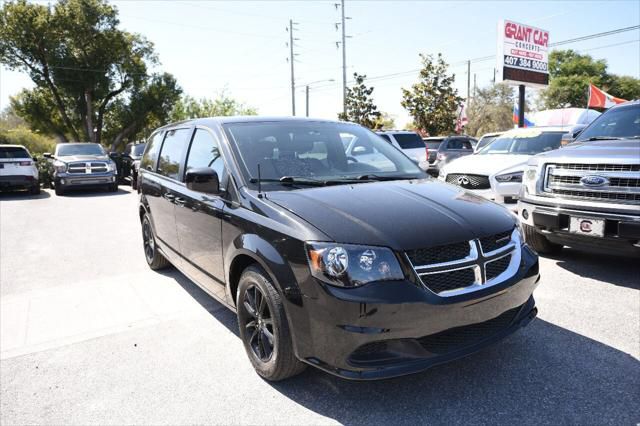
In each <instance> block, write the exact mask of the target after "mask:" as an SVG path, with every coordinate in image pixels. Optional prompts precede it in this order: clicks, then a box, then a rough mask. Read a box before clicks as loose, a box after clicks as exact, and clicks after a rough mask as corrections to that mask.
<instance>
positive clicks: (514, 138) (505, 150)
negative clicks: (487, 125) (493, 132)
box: [477, 129, 566, 155]
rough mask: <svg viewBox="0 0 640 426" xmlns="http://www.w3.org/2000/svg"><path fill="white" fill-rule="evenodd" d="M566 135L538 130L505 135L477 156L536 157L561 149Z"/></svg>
mask: <svg viewBox="0 0 640 426" xmlns="http://www.w3.org/2000/svg"><path fill="white" fill-rule="evenodd" d="M564 133H566V132H543V131H541V130H537V129H527V130H525V131H516V132H510V133H505V134H504V135H501V136H500V137H498V138H496V139H495V140H494V141H493V142H491V143H490V144H489V145H487V146H485V147H484V148H482V149H481V150H480V151H478V153H477V154H478V155H487V154H513V155H535V154H539V153H541V152H547V151H552V150H554V149H557V148H560V140H561V139H562V135H563V134H564Z"/></svg>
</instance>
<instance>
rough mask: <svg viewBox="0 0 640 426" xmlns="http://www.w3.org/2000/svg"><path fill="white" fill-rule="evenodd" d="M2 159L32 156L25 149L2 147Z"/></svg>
mask: <svg viewBox="0 0 640 426" xmlns="http://www.w3.org/2000/svg"><path fill="white" fill-rule="evenodd" d="M0 158H31V156H30V155H29V154H28V153H27V150H25V149H24V148H19V147H13V146H12V147H3V146H0Z"/></svg>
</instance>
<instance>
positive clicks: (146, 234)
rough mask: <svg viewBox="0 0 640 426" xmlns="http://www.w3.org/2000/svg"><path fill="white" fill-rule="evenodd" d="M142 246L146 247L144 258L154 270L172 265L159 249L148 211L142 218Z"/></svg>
mask: <svg viewBox="0 0 640 426" xmlns="http://www.w3.org/2000/svg"><path fill="white" fill-rule="evenodd" d="M142 246H143V247H144V258H145V259H146V260H147V265H149V268H151V269H152V270H154V271H157V270H159V269H164V268H167V267H168V266H170V265H171V263H170V262H169V261H168V260H167V258H166V257H164V256H163V255H162V253H160V251H159V250H158V246H157V245H156V237H155V235H154V233H153V227H152V226H151V221H150V220H149V215H147V214H146V213H145V215H144V217H143V218H142Z"/></svg>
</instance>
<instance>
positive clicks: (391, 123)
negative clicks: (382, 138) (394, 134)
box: [373, 112, 396, 130]
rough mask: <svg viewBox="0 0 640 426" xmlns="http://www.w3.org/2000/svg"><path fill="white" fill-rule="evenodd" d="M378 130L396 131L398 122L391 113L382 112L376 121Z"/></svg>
mask: <svg viewBox="0 0 640 426" xmlns="http://www.w3.org/2000/svg"><path fill="white" fill-rule="evenodd" d="M373 127H374V128H375V129H376V130H377V129H395V128H396V120H394V118H393V116H391V115H390V114H389V113H386V112H381V113H380V115H379V116H378V118H377V119H376V121H375V123H374V126H373Z"/></svg>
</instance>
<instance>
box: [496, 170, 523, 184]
mask: <svg viewBox="0 0 640 426" xmlns="http://www.w3.org/2000/svg"><path fill="white" fill-rule="evenodd" d="M522 174H523V172H514V173H506V174H504V175H498V176H496V180H497V181H498V182H522Z"/></svg>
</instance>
